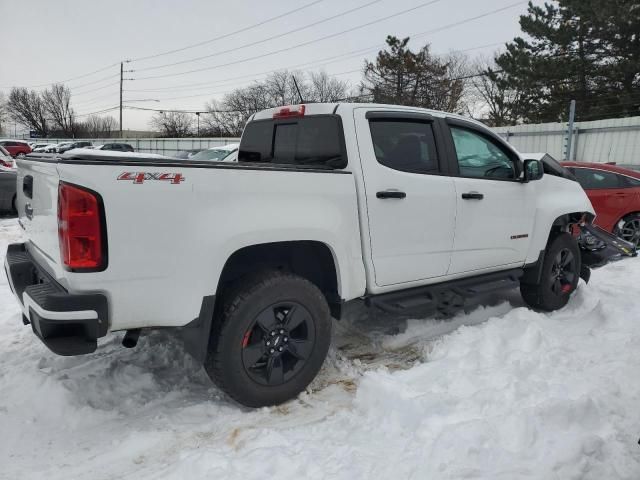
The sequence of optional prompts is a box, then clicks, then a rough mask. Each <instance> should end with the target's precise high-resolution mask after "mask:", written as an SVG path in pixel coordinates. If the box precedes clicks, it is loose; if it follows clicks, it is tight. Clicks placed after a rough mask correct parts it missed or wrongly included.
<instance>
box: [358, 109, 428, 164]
mask: <svg viewBox="0 0 640 480" xmlns="http://www.w3.org/2000/svg"><path fill="white" fill-rule="evenodd" d="M369 128H370V130H371V140H372V141H373V148H374V151H375V154H376V159H377V160H378V162H379V163H381V164H382V165H384V166H386V167H389V168H393V169H394V170H401V171H403V172H414V173H437V172H438V156H437V153H436V144H435V139H434V136H433V130H432V128H431V124H430V123H428V122H416V121H412V120H389V119H384V120H383V119H380V120H371V121H370V122H369Z"/></svg>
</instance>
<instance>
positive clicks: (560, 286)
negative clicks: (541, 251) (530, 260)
mask: <svg viewBox="0 0 640 480" xmlns="http://www.w3.org/2000/svg"><path fill="white" fill-rule="evenodd" d="M580 266H581V265H580V250H579V248H578V242H577V241H576V239H575V238H574V237H573V236H571V235H570V234H568V233H560V234H558V235H556V236H555V237H553V238H552V239H551V240H550V241H549V243H548V244H547V250H546V251H545V255H544V261H543V264H542V271H541V274H540V281H539V282H538V283H537V284H526V283H522V284H521V285H520V293H521V294H522V298H523V299H524V301H525V302H526V303H527V304H528V305H529V306H530V307H531V308H534V309H536V310H545V311H553V310H558V309H560V308H562V307H564V306H565V305H566V304H567V302H568V301H569V297H570V296H571V294H572V293H573V292H574V290H575V289H576V287H577V286H578V280H579V279H580Z"/></svg>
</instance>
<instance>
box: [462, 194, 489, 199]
mask: <svg viewBox="0 0 640 480" xmlns="http://www.w3.org/2000/svg"><path fill="white" fill-rule="evenodd" d="M462 198H463V199H464V200H482V199H483V198H484V195H483V194H481V193H479V192H467V193H463V194H462Z"/></svg>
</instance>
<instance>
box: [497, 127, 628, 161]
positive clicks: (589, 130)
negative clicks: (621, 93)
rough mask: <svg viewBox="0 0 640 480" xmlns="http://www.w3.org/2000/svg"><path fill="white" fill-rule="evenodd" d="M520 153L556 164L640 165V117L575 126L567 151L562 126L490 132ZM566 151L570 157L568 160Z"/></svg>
mask: <svg viewBox="0 0 640 480" xmlns="http://www.w3.org/2000/svg"><path fill="white" fill-rule="evenodd" d="M493 130H494V131H495V132H497V133H498V134H499V135H501V136H502V137H503V138H505V139H506V140H507V141H508V142H509V143H511V144H512V145H513V146H514V147H515V148H516V149H517V150H518V151H519V152H528V153H534V152H536V153H537V152H545V153H549V154H550V155H551V156H553V157H554V158H556V159H557V160H575V161H581V162H597V163H605V162H616V163H625V164H634V165H635V164H640V117H628V118H615V119H610V120H597V121H593V122H576V123H575V124H574V129H573V135H571V148H570V149H568V148H567V146H568V139H569V137H570V136H569V130H568V127H567V124H565V123H542V124H537V125H517V126H514V127H498V128H494V129H493ZM567 151H570V157H571V158H567Z"/></svg>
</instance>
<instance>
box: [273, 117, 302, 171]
mask: <svg viewBox="0 0 640 480" xmlns="http://www.w3.org/2000/svg"><path fill="white" fill-rule="evenodd" d="M297 135H298V124H297V123H281V124H279V125H276V126H275V135H274V139H273V158H274V159H277V161H278V163H295V158H296V137H297Z"/></svg>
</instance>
